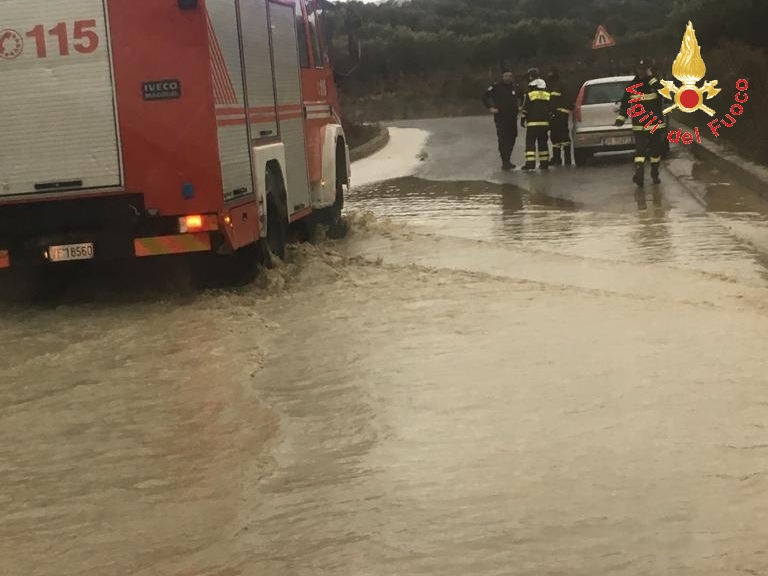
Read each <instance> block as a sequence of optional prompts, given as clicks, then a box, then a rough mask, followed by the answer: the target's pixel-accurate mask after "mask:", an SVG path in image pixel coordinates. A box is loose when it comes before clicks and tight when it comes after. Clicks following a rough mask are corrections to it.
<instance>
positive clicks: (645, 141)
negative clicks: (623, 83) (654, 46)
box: [615, 58, 667, 187]
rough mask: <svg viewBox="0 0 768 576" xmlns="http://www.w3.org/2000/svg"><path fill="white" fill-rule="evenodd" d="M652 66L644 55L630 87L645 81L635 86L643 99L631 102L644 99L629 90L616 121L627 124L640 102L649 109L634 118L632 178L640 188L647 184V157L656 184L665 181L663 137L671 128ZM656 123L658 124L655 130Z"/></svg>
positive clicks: (659, 84) (635, 89)
mask: <svg viewBox="0 0 768 576" xmlns="http://www.w3.org/2000/svg"><path fill="white" fill-rule="evenodd" d="M652 67H653V64H652V62H651V60H650V59H647V58H644V59H642V60H640V62H638V64H637V73H636V76H635V78H634V79H633V80H632V82H631V83H630V86H634V85H636V84H641V85H640V86H637V87H635V88H634V91H635V92H640V93H642V100H639V101H638V102H635V103H632V104H630V103H629V101H630V100H632V99H635V98H640V96H638V95H637V94H632V93H631V92H625V93H624V99H623V100H622V102H621V108H620V109H619V115H618V117H617V118H616V122H615V125H616V126H623V125H624V122H626V120H627V116H628V115H629V112H630V109H632V108H633V107H637V106H638V105H640V104H641V105H642V106H643V108H644V109H645V112H642V113H641V114H639V115H633V116H634V117H633V118H632V131H633V133H634V136H635V170H634V175H633V176H632V181H633V182H634V183H635V184H637V185H638V186H640V187H642V186H643V184H644V183H645V163H646V161H647V160H650V163H651V179H652V180H653V183H654V184H659V183H660V182H661V179H660V178H659V166H660V164H661V156H662V154H663V152H664V142H663V138H664V135H665V134H666V130H667V124H666V120H665V118H664V113H663V112H662V110H663V108H664V102H663V99H662V98H663V97H662V96H661V94H659V93H658V92H657V90H659V88H661V83H660V82H659V81H658V79H657V78H656V76H655V75H654V73H653V69H652ZM638 110H639V108H638ZM654 117H656V118H657V120H656V121H653V118H654ZM654 126H658V127H657V128H656V129H655V131H652V130H653V128H654Z"/></svg>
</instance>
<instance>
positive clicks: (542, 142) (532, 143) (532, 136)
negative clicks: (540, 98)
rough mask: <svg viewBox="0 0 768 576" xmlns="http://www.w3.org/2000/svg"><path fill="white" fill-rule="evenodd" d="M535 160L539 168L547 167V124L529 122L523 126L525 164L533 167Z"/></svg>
mask: <svg viewBox="0 0 768 576" xmlns="http://www.w3.org/2000/svg"><path fill="white" fill-rule="evenodd" d="M537 147H538V149H539V152H538V154H537V153H536V148H537ZM537 158H538V160H539V166H541V167H543V168H546V167H547V166H549V122H530V123H528V124H526V126H525V164H526V165H527V166H535V165H536V159H537Z"/></svg>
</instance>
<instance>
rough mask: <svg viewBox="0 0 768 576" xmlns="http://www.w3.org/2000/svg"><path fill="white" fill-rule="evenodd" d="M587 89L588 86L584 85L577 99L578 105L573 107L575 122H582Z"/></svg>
mask: <svg viewBox="0 0 768 576" xmlns="http://www.w3.org/2000/svg"><path fill="white" fill-rule="evenodd" d="M585 88H586V84H584V85H583V86H582V87H581V90H579V95H578V96H577V97H576V103H575V104H574V106H573V121H574V122H581V103H582V102H584V89H585Z"/></svg>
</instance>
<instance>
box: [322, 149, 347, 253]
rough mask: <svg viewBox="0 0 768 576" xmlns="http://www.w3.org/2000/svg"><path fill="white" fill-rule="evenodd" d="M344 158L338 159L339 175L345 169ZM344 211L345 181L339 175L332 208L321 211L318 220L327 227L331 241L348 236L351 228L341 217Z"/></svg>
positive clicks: (327, 234)
mask: <svg viewBox="0 0 768 576" xmlns="http://www.w3.org/2000/svg"><path fill="white" fill-rule="evenodd" d="M342 161H343V156H342V157H339V158H337V163H336V164H337V173H340V171H341V169H342V168H343V164H342V163H341V162H342ZM343 209H344V181H343V178H342V176H341V175H340V174H339V175H338V176H336V199H335V201H334V203H333V205H332V206H329V207H328V208H323V209H322V210H319V211H318V212H319V214H318V220H319V223H320V224H322V225H324V226H327V227H328V231H327V232H326V236H327V237H328V238H331V239H337V238H344V237H345V236H346V235H347V231H348V230H349V227H348V225H347V223H346V222H345V221H344V219H343V218H342V217H341V212H342V210H343Z"/></svg>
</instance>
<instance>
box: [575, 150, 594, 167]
mask: <svg viewBox="0 0 768 576" xmlns="http://www.w3.org/2000/svg"><path fill="white" fill-rule="evenodd" d="M591 157H592V153H591V152H590V151H589V150H585V149H583V148H576V149H574V151H573V161H574V162H575V163H576V166H586V165H587V162H589V159H590V158H591Z"/></svg>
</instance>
